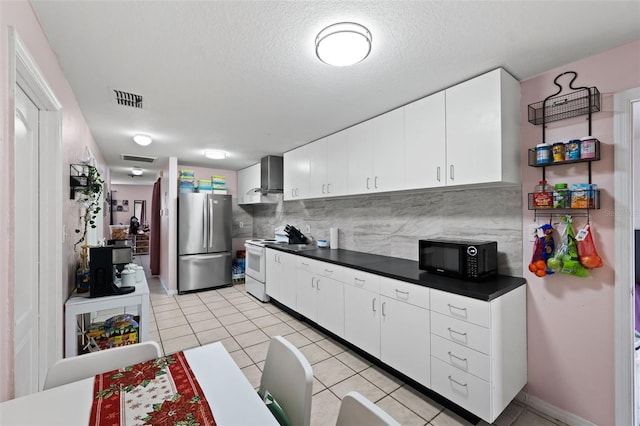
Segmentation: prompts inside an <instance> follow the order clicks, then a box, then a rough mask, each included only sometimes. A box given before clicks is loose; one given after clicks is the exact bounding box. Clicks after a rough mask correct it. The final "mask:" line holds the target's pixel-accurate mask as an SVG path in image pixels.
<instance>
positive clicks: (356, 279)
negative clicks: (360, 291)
mask: <svg viewBox="0 0 640 426" xmlns="http://www.w3.org/2000/svg"><path fill="white" fill-rule="evenodd" d="M354 280H355V284H356V285H359V286H360V287H362V286H363V285H364V280H363V279H360V278H354ZM358 283H362V284H358Z"/></svg>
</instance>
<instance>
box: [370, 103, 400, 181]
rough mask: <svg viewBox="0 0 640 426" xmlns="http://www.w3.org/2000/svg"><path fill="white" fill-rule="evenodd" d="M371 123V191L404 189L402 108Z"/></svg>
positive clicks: (378, 117) (380, 116)
mask: <svg viewBox="0 0 640 426" xmlns="http://www.w3.org/2000/svg"><path fill="white" fill-rule="evenodd" d="M371 121H372V123H373V172H374V176H373V190H374V191H376V192H377V191H396V190H400V189H405V188H404V180H405V167H404V108H397V109H394V110H393V111H389V112H387V113H385V114H382V115H379V116H377V117H376V118H374V119H372V120H371Z"/></svg>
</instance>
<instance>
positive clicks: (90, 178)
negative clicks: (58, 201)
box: [73, 163, 104, 251]
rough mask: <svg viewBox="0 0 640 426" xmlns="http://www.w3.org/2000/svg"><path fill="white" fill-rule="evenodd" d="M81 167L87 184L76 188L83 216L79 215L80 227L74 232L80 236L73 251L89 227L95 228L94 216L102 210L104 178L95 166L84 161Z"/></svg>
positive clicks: (81, 241)
mask: <svg viewBox="0 0 640 426" xmlns="http://www.w3.org/2000/svg"><path fill="white" fill-rule="evenodd" d="M82 167H83V174H84V175H86V178H87V184H86V186H84V185H83V186H82V187H81V188H79V189H78V190H77V193H79V194H80V197H79V198H78V199H77V201H78V203H80V205H82V206H83V207H84V216H82V217H81V221H82V223H81V229H76V234H80V238H79V239H78V240H77V241H76V243H75V244H74V245H73V251H77V247H78V245H79V244H81V243H83V242H85V241H86V238H87V231H88V230H89V228H92V229H95V228H96V226H97V225H96V217H97V216H98V213H100V211H101V210H102V207H101V205H100V204H101V200H100V196H101V195H102V191H103V187H104V180H103V179H102V177H101V176H100V172H99V171H98V169H97V168H96V167H95V166H92V165H91V164H86V163H85V164H83V165H82Z"/></svg>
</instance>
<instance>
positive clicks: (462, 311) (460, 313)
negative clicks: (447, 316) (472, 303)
mask: <svg viewBox="0 0 640 426" xmlns="http://www.w3.org/2000/svg"><path fill="white" fill-rule="evenodd" d="M447 306H449V312H451V314H452V315H456V316H459V317H463V318H466V317H467V308H459V307H457V306H454V305H452V304H451V303H447ZM456 311H457V312H456Z"/></svg>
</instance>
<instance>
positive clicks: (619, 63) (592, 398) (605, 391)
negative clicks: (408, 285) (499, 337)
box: [521, 41, 640, 425]
mask: <svg viewBox="0 0 640 426" xmlns="http://www.w3.org/2000/svg"><path fill="white" fill-rule="evenodd" d="M565 71H575V72H577V73H578V78H577V80H576V82H575V83H574V87H576V86H589V87H591V86H596V87H597V88H598V90H599V91H600V92H601V94H602V108H601V111H600V112H598V113H595V114H594V115H593V120H592V123H593V124H592V135H593V136H596V137H597V138H598V139H599V140H600V141H601V158H602V159H601V160H600V161H598V162H594V163H592V173H593V179H592V181H593V183H596V184H598V188H599V189H600V190H601V208H600V210H595V211H592V213H591V224H592V226H593V230H594V235H595V242H596V245H597V248H598V251H599V254H600V256H601V257H602V258H603V261H604V263H605V266H604V267H603V268H601V269H597V270H594V271H593V273H592V277H591V278H586V279H585V278H575V277H570V276H567V275H562V274H555V275H551V276H548V277H545V278H538V277H535V276H534V275H533V274H531V273H530V272H529V271H528V270H527V268H526V265H527V264H528V263H529V260H530V259H531V253H532V246H533V244H532V243H529V242H528V235H527V233H528V226H527V224H528V223H530V222H531V220H532V218H533V212H531V211H529V210H527V193H528V192H532V191H533V187H534V185H535V184H536V183H537V182H538V181H539V180H540V179H541V169H537V168H534V167H529V166H528V165H527V149H528V148H532V147H535V145H536V144H538V143H540V142H541V138H542V128H541V126H539V125H538V126H534V125H532V124H530V123H528V121H527V105H528V104H531V103H534V102H538V101H542V100H544V98H545V97H546V96H548V95H550V94H552V93H554V92H555V91H556V87H555V86H554V84H553V80H554V78H555V77H556V76H557V75H558V74H560V73H562V72H565ZM560 82H561V83H564V84H566V85H568V81H566V82H565V81H564V80H561V81H560ZM639 86H640V41H637V42H634V43H631V44H627V45H624V46H621V47H619V48H616V49H613V50H610V51H607V52H604V53H602V54H598V55H594V56H591V57H588V58H585V59H583V60H580V61H576V62H573V63H571V64H567V65H566V66H563V67H560V68H557V69H554V70H551V71H548V72H546V73H544V74H542V75H539V76H537V77H534V78H531V79H529V80H526V81H523V82H522V83H521V90H522V92H521V93H522V99H521V116H522V124H521V135H522V138H521V139H522V147H523V149H522V188H523V223H524V231H523V232H524V233H525V235H524V238H523V241H525V243H524V248H523V256H524V262H523V264H524V265H525V270H524V272H523V274H524V276H525V277H526V278H527V280H528V301H527V319H528V357H529V363H528V376H529V380H528V385H527V388H526V391H527V393H528V394H530V395H532V396H534V397H537V398H540V399H542V400H544V401H546V402H548V403H550V404H552V405H554V406H556V407H558V408H560V409H563V410H565V411H568V412H570V413H573V414H575V415H577V416H579V417H582V418H584V419H586V420H589V421H591V422H593V423H595V424H599V425H612V424H614V416H615V413H614V282H615V273H614V270H613V264H614V257H613V256H614V251H615V246H614V215H613V214H612V212H613V209H614V200H613V194H614V178H613V171H614V163H613V145H614V143H615V141H614V140H613V116H614V113H615V112H614V111H613V94H614V93H616V92H619V91H622V90H625V89H629V88H633V87H639ZM569 91H570V90H569ZM587 131H588V127H587V122H586V116H581V117H576V118H572V119H568V120H562V121H557V122H554V123H551V124H549V125H548V127H547V132H546V133H547V135H546V139H547V142H553V141H562V140H569V139H574V138H576V137H581V136H586V135H587ZM547 180H548V181H549V182H550V183H551V184H553V183H556V182H568V183H580V182H586V181H587V166H586V165H585V164H577V165H574V166H559V167H548V168H547ZM584 222H585V220H584V219H582V218H576V221H575V226H574V229H575V228H577V227H579V226H580V225H581V224H584Z"/></svg>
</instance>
